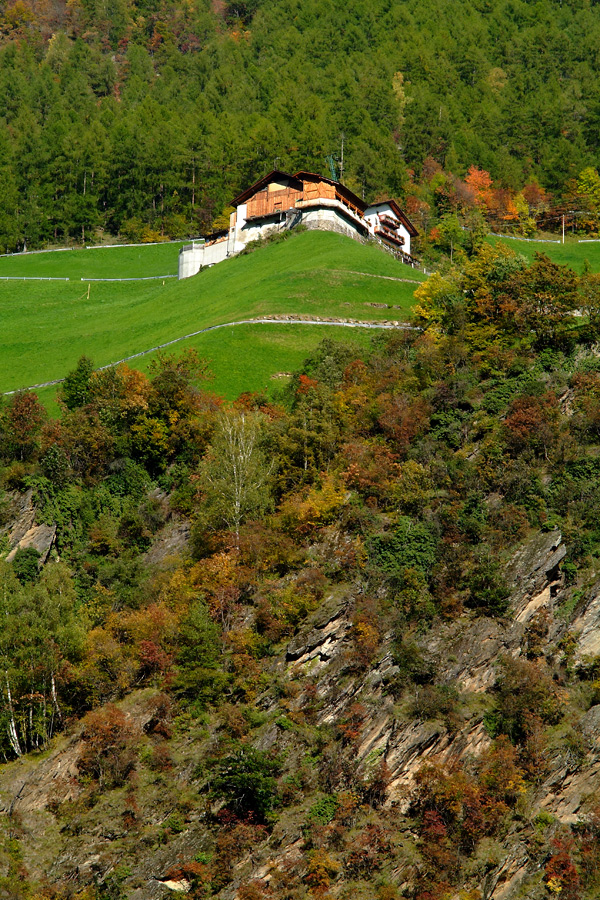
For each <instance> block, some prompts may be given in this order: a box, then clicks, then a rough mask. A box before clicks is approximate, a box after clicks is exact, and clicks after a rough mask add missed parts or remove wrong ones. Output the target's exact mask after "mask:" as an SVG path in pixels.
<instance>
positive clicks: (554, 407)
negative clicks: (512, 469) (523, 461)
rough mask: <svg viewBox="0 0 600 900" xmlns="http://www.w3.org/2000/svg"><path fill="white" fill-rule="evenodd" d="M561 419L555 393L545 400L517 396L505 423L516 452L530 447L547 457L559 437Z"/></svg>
mask: <svg viewBox="0 0 600 900" xmlns="http://www.w3.org/2000/svg"><path fill="white" fill-rule="evenodd" d="M558 418H559V406H558V401H557V399H556V395H555V394H553V393H552V392H551V391H548V392H547V393H545V394H543V395H542V396H541V397H532V396H522V397H517V398H516V400H513V402H512V404H511V406H510V409H509V411H508V415H507V416H506V420H505V422H504V426H505V433H506V440H507V443H508V445H509V447H510V448H511V450H513V451H514V452H516V453H519V452H521V451H522V450H525V449H528V448H529V449H531V450H533V451H534V453H536V454H537V455H542V454H543V455H544V456H547V455H548V451H549V450H550V449H551V448H552V446H553V445H554V444H555V442H556V438H557V436H558Z"/></svg>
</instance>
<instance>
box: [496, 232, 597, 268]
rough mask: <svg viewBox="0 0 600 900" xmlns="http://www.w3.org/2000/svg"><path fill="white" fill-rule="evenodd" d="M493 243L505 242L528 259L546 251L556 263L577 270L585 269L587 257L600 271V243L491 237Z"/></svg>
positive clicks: (593, 266) (592, 266)
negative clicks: (553, 241) (550, 241)
mask: <svg viewBox="0 0 600 900" xmlns="http://www.w3.org/2000/svg"><path fill="white" fill-rule="evenodd" d="M489 240H490V242H491V243H493V244H496V243H499V242H501V243H503V244H505V245H506V246H507V247H510V248H511V249H512V250H514V251H515V253H522V254H523V256H525V257H526V258H527V259H528V260H530V261H531V260H533V257H534V254H535V253H536V252H537V253H544V254H545V255H546V256H548V257H550V259H551V260H553V261H554V262H555V263H559V264H560V265H564V266H570V267H571V268H572V269H574V270H575V271H576V272H579V273H581V272H582V271H583V265H584V260H586V259H587V261H588V262H589V264H590V266H591V268H592V271H593V272H600V243H597V244H596V243H593V244H591V243H590V244H578V243H576V242H575V241H569V240H567V241H566V242H565V243H564V244H552V243H546V242H544V241H518V240H504V241H502V239H501V238H495V237H490V238H489Z"/></svg>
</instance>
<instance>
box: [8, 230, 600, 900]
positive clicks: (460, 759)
mask: <svg viewBox="0 0 600 900" xmlns="http://www.w3.org/2000/svg"><path fill="white" fill-rule="evenodd" d="M313 237H323V235H320V236H311V235H299V236H297V237H296V238H294V239H293V241H290V243H289V244H286V245H283V246H272V247H268V248H267V249H266V250H261V251H260V253H256V254H253V255H251V256H249V257H241V258H239V259H237V260H233V261H232V262H231V264H223V266H224V268H226V269H227V268H228V270H229V271H232V270H234V268H235V266H236V265H239V267H240V269H239V271H240V272H242V273H246V274H248V272H250V271H251V268H250V264H251V263H252V261H253V259H257V260H258V261H259V263H260V265H261V268H260V269H259V271H260V272H261V273H262V275H263V276H264V278H265V279H266V283H267V287H268V286H269V276H268V274H267V269H264V268H262V263H263V262H264V261H265V260H269V259H273V258H275V254H276V253H281V252H282V251H283V250H287V249H289V247H291V246H292V244H293V242H294V241H296V240H297V241H298V242H299V244H301V245H302V246H303V247H304V250H305V251H306V252H307V253H308V251H309V249H310V250H311V251H312V252H311V254H310V256H311V258H312V260H313V265H314V262H315V260H317V254H316V250H315V248H316V246H317V245H316V244H315V243H314V242H312V241H308V239H309V238H311V239H312V238H313ZM329 237H331V236H329ZM305 240H306V241H307V243H306V244H304V241H305ZM335 246H336V245H335V244H333V243H330V242H329V241H327V242H326V245H325V251H324V253H325V255H326V256H328V255H330V254H331V253H333V252H334V249H335ZM352 246H354V245H352ZM364 249H365V248H363V247H361V246H359V245H356V253H359V252H362V251H364ZM367 249H368V248H367ZM373 259H375V257H373ZM261 260H262V262H261ZM386 260H387V257H386ZM287 262H288V266H289V271H290V272H291V273H292V274H298V272H300V271H301V269H300V268H299V264H298V262H297V257H296V256H293V257H289V258H287ZM389 262H390V263H391V262H393V261H391V260H390V261H389ZM207 274H210V273H207ZM203 277H204V274H202V275H201V276H200V277H199V278H198V279H191V280H190V283H196V284H198V285H200V284H201V283H202V278H203ZM305 280H307V279H305ZM230 283H231V284H233V283H235V282H234V281H233V276H232V281H231V282H230ZM257 284H258V282H257ZM391 284H395V283H391ZM257 291H258V287H257ZM415 298H416V301H417V303H416V307H415V314H416V316H417V318H418V321H419V323H420V325H421V328H422V331H417V330H413V331H408V330H405V331H402V330H395V331H391V332H385V333H382V334H380V335H378V336H377V337H376V338H374V339H373V340H372V342H370V344H369V345H362V346H360V345H356V344H348V343H346V342H345V341H344V340H342V341H332V340H327V341H325V342H323V343H322V344H321V345H320V346H319V347H318V348H317V349H316V350H315V351H314V352H312V353H310V354H309V357H308V358H307V360H306V361H305V362H304V363H303V365H302V366H301V367H300V369H299V370H298V371H296V372H295V374H294V376H293V378H292V379H291V380H290V383H289V384H288V385H287V387H286V388H285V390H284V391H282V393H281V395H280V397H279V400H278V402H277V403H275V402H273V400H269V399H268V398H266V397H265V396H264V395H256V394H254V395H253V394H248V393H246V394H244V395H242V396H241V397H239V398H238V399H237V401H236V402H234V403H232V404H224V403H223V402H222V400H221V399H220V398H218V397H216V396H215V395H214V394H213V393H211V391H210V382H208V381H207V380H206V378H205V376H206V368H205V365H204V363H203V362H202V361H200V360H199V359H198V358H197V356H196V354H194V353H193V352H187V353H185V354H182V355H172V354H171V355H170V354H166V355H165V354H163V355H160V356H158V357H157V358H156V360H155V362H154V365H153V366H152V367H150V369H149V372H148V375H145V374H143V373H140V372H138V371H135V370H132V369H131V368H129V367H128V366H126V365H123V366H119V367H117V368H116V369H108V370H105V371H102V372H99V371H96V372H94V371H93V366H92V364H91V363H90V361H89V359H86V358H82V359H80V360H79V362H78V364H77V366H76V367H75V368H74V369H73V370H72V371H71V372H69V374H68V377H67V379H66V380H65V382H64V384H63V385H62V387H61V407H62V409H61V416H60V418H59V419H58V420H52V421H49V420H48V419H47V418H46V416H45V413H44V410H43V408H42V407H41V406H40V404H39V402H38V400H37V398H36V395H35V394H34V393H30V392H22V393H18V394H16V395H14V396H13V397H11V398H10V399H9V400H7V401H6V402H5V403H4V405H3V407H2V410H1V414H0V415H1V419H0V484H1V486H2V492H1V494H0V511H1V515H2V523H3V525H2V529H3V530H2V540H3V545H4V548H5V551H9V550H10V553H9V554H8V556H7V557H6V558H4V559H2V560H1V561H0V588H1V589H0V613H1V615H2V622H3V628H2V631H1V632H0V662H1V669H0V671H1V672H2V675H3V679H2V682H1V683H0V752H2V754H3V755H4V759H5V760H6V762H5V763H3V765H2V766H1V767H0V801H1V804H0V805H1V809H2V812H1V813H0V891H1V892H2V893H3V895H4V896H6V897H7V898H11V900H34V898H35V900H165V898H166V897H168V896H171V894H170V890H171V888H173V887H175V888H180V889H185V890H186V891H187V892H188V896H190V897H193V898H197V900H207V898H211V897H214V898H219V900H234V898H237V900H319V898H320V900H324V898H328V900H330V898H338V900H373V898H376V900H401V898H404V900H446V898H461V900H463V898H465V900H466V898H468V900H481V898H482V897H484V896H485V897H486V898H488V900H522V898H524V897H527V900H550V898H552V897H556V896H559V897H563V898H568V900H595V898H596V897H597V896H598V891H599V889H600V850H599V848H600V842H599V837H600V810H599V808H598V791H599V790H600V784H599V780H598V779H599V774H598V773H599V771H600V769H599V766H600V754H599V749H598V748H599V736H600V682H599V674H600V640H599V639H598V634H599V633H600V631H599V629H600V597H599V593H598V584H599V577H600V570H599V566H598V558H599V554H600V532H599V530H598V525H597V509H598V497H599V492H600V467H599V465H598V451H599V448H600V430H599V428H600V425H599V423H600V365H599V362H598V353H597V344H598V340H599V338H600V276H598V275H595V274H592V273H588V272H586V273H584V274H581V275H578V274H576V273H573V272H572V271H570V270H569V269H566V268H563V267H560V266H557V265H556V264H554V263H552V262H551V261H550V260H548V259H547V258H544V257H536V259H535V260H534V262H533V263H532V264H528V263H527V262H526V261H525V260H524V259H523V258H522V257H520V256H518V255H515V254H513V253H511V252H510V251H509V250H506V249H505V248H504V247H502V246H498V247H491V246H490V245H484V246H483V247H482V248H481V249H480V250H479V251H478V252H477V253H475V254H474V255H473V256H472V258H471V259H470V260H468V261H467V262H466V263H465V264H464V265H463V266H462V267H461V268H460V269H458V268H455V269H454V270H453V271H452V272H450V273H449V274H447V275H444V276H442V275H440V274H437V275H434V276H433V277H432V278H431V279H429V280H428V281H426V282H424V283H422V284H420V285H419V286H418V287H417V289H416V292H415ZM581 312H583V315H581Z"/></svg>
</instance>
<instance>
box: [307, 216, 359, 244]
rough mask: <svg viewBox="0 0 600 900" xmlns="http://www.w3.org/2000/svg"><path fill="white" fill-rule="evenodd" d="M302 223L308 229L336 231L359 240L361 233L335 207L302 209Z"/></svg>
mask: <svg viewBox="0 0 600 900" xmlns="http://www.w3.org/2000/svg"><path fill="white" fill-rule="evenodd" d="M302 224H303V225H305V226H306V227H307V228H309V229H315V230H321V231H337V232H338V234H345V235H347V237H351V238H354V239H355V240H361V237H362V235H360V234H359V233H358V231H357V230H356V228H355V227H354V226H353V225H352V224H351V223H350V222H349V221H348V219H346V218H345V217H344V216H343V215H342V214H341V213H340V212H339V211H338V210H336V209H323V208H319V209H305V210H303V211H302Z"/></svg>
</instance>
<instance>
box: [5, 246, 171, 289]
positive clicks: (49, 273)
mask: <svg viewBox="0 0 600 900" xmlns="http://www.w3.org/2000/svg"><path fill="white" fill-rule="evenodd" d="M180 247H181V244H148V245H147V246H145V247H99V248H95V249H93V250H85V249H82V250H60V251H58V252H56V251H55V252H47V253H21V254H19V255H18V256H3V257H0V277H1V276H5V277H6V276H11V275H16V276H21V277H22V276H30V277H31V276H36V277H38V278H72V279H74V280H76V281H78V280H79V279H80V278H84V279H85V278H145V277H147V276H149V275H176V274H177V260H178V256H179V248H180Z"/></svg>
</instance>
